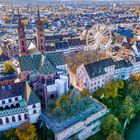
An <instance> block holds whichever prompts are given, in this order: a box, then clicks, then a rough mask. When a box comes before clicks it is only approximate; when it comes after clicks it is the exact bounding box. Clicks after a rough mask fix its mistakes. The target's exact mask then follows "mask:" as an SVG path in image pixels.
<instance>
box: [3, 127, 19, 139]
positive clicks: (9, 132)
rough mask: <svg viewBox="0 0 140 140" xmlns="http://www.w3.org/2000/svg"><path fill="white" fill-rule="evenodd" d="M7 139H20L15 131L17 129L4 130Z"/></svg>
mask: <svg viewBox="0 0 140 140" xmlns="http://www.w3.org/2000/svg"><path fill="white" fill-rule="evenodd" d="M4 136H5V139H8V140H18V137H17V135H16V133H15V129H10V130H7V131H5V132H4Z"/></svg>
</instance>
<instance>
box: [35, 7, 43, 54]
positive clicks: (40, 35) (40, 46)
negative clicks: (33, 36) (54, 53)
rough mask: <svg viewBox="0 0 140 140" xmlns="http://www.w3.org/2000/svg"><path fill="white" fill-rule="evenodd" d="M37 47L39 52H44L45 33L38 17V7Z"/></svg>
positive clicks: (38, 13)
mask: <svg viewBox="0 0 140 140" xmlns="http://www.w3.org/2000/svg"><path fill="white" fill-rule="evenodd" d="M37 15H38V17H37V48H38V49H39V51H40V52H45V35H44V29H43V26H42V22H41V19H40V12H39V7H38V9H37Z"/></svg>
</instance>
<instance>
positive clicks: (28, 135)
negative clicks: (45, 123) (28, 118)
mask: <svg viewBox="0 0 140 140" xmlns="http://www.w3.org/2000/svg"><path fill="white" fill-rule="evenodd" d="M16 135H17V136H18V139H19V140H37V133H36V127H35V126H34V125H32V124H30V123H29V122H25V123H23V124H21V125H20V126H19V128H17V129H16Z"/></svg>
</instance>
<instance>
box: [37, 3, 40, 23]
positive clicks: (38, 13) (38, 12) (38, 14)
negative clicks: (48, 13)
mask: <svg viewBox="0 0 140 140" xmlns="http://www.w3.org/2000/svg"><path fill="white" fill-rule="evenodd" d="M37 16H38V21H40V11H39V5H38V6H37Z"/></svg>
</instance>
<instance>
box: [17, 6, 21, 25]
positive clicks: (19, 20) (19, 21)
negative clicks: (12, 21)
mask: <svg viewBox="0 0 140 140" xmlns="http://www.w3.org/2000/svg"><path fill="white" fill-rule="evenodd" d="M18 23H19V24H20V23H21V18H20V13H19V8H18Z"/></svg>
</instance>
